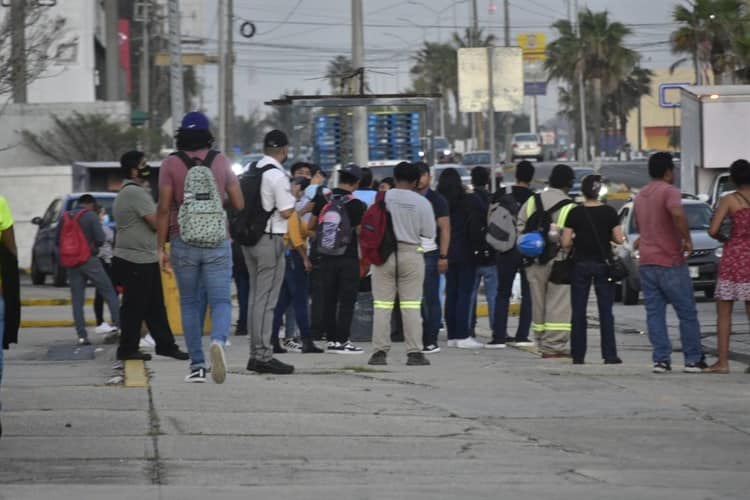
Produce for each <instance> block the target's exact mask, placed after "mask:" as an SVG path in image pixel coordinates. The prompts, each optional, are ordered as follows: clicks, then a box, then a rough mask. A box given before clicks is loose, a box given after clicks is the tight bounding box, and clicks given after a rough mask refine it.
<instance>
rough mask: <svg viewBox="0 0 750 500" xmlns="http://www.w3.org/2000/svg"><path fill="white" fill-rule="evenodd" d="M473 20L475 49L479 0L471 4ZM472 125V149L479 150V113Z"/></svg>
mask: <svg viewBox="0 0 750 500" xmlns="http://www.w3.org/2000/svg"><path fill="white" fill-rule="evenodd" d="M471 18H472V25H471V26H472V32H471V39H470V40H469V43H470V44H471V46H472V47H475V46H476V45H477V43H476V42H477V40H476V36H477V34H478V33H479V13H478V11H477V0H472V2H471ZM470 117H471V119H470V123H471V141H472V143H473V144H472V147H473V148H474V149H479V141H478V140H477V135H478V134H477V128H478V126H477V125H478V123H479V120H477V113H471V115H470Z"/></svg>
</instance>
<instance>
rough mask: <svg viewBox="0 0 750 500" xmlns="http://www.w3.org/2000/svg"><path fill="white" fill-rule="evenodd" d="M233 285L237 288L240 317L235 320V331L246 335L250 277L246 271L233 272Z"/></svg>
mask: <svg viewBox="0 0 750 500" xmlns="http://www.w3.org/2000/svg"><path fill="white" fill-rule="evenodd" d="M232 274H233V276H234V285H235V286H236V287H237V304H238V305H239V308H240V317H239V318H238V319H237V330H238V331H241V332H245V333H247V305H248V301H249V299H250V275H249V274H248V273H247V270H245V269H243V270H234V271H233V272H232Z"/></svg>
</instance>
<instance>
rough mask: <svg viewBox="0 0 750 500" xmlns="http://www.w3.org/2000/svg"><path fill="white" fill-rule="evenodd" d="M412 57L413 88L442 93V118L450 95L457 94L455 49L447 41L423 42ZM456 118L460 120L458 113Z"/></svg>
mask: <svg viewBox="0 0 750 500" xmlns="http://www.w3.org/2000/svg"><path fill="white" fill-rule="evenodd" d="M413 59H414V66H412V68H411V70H410V73H411V75H412V77H413V78H414V89H415V90H416V91H417V92H425V93H440V94H442V96H443V97H442V99H443V100H442V102H443V106H442V109H443V116H442V117H441V119H444V118H445V114H446V113H447V110H448V106H447V104H448V100H449V99H450V97H451V95H453V97H454V98H457V96H458V73H457V69H456V68H457V65H458V63H457V54H456V49H455V48H454V47H453V46H451V45H450V44H447V43H435V42H424V45H423V46H422V48H420V49H419V51H418V52H417V53H416V54H415V55H414V56H413ZM456 109H458V108H456ZM456 118H457V122H460V121H459V120H458V113H457V117H456Z"/></svg>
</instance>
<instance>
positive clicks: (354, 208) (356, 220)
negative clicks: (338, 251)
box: [333, 188, 367, 258]
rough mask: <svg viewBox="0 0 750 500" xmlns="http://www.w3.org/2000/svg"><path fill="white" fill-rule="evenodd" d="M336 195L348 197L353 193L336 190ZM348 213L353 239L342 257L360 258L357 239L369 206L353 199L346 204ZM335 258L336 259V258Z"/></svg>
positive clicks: (334, 191) (334, 192)
mask: <svg viewBox="0 0 750 500" xmlns="http://www.w3.org/2000/svg"><path fill="white" fill-rule="evenodd" d="M333 194H334V195H339V196H347V195H351V194H352V193H351V192H349V191H346V190H344V189H339V188H335V189H334V190H333ZM344 206H345V207H346V213H347V215H349V223H350V224H351V226H352V239H351V243H349V246H348V247H346V252H344V255H342V257H354V258H358V257H359V240H358V239H357V228H358V227H359V225H360V224H362V217H364V215H365V212H366V211H367V204H365V202H363V201H362V200H360V199H358V198H353V199H351V200H349V201H347V202H346V205H344ZM334 258H335V257H334Z"/></svg>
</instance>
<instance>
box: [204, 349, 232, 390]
mask: <svg viewBox="0 0 750 500" xmlns="http://www.w3.org/2000/svg"><path fill="white" fill-rule="evenodd" d="M208 354H209V356H210V357H211V378H213V379H214V382H216V383H217V384H222V383H224V380H225V379H226V378H227V359H226V357H225V356H224V347H222V345H221V344H219V343H218V342H212V343H211V345H210V346H209V348H208Z"/></svg>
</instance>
